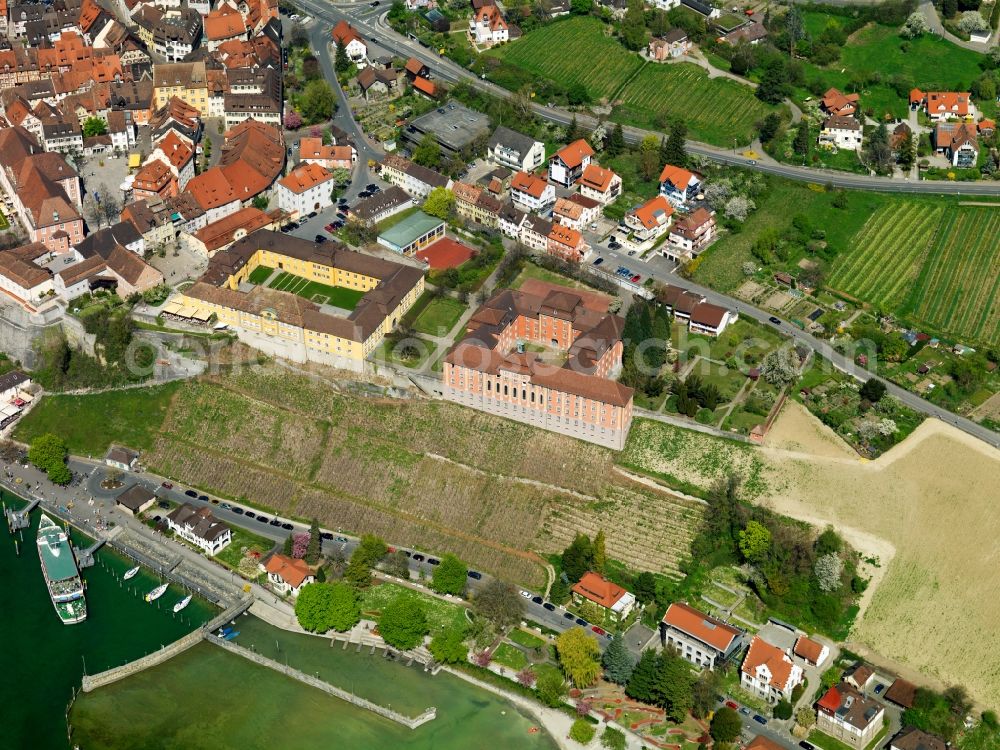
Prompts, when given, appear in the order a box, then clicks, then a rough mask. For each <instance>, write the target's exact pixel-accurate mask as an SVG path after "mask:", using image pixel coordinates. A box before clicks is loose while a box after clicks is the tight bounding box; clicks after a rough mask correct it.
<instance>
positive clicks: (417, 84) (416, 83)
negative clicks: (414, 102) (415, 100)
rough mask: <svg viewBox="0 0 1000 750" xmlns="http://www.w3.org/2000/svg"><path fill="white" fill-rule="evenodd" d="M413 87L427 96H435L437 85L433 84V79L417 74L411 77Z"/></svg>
mask: <svg viewBox="0 0 1000 750" xmlns="http://www.w3.org/2000/svg"><path fill="white" fill-rule="evenodd" d="M413 88H415V89H416V90H417V91H422V92H423V93H425V94H427V96H437V86H435V85H434V82H433V81H428V80H427V79H426V78H424V77H423V76H417V77H416V78H414V79H413Z"/></svg>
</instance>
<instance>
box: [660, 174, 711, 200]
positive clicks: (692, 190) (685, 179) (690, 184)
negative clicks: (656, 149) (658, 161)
mask: <svg viewBox="0 0 1000 750" xmlns="http://www.w3.org/2000/svg"><path fill="white" fill-rule="evenodd" d="M700 191H701V179H699V177H698V176H697V175H696V174H695V173H694V172H691V171H689V170H687V169H684V168H683V167H676V166H674V165H673V164H667V165H665V166H664V167H663V170H662V171H661V172H660V193H661V194H662V195H665V196H666V197H667V200H668V201H670V203H671V204H673V206H674V208H684V206H685V205H687V203H688V201H691V200H694V199H695V197H696V196H697V195H698V193H699V192H700Z"/></svg>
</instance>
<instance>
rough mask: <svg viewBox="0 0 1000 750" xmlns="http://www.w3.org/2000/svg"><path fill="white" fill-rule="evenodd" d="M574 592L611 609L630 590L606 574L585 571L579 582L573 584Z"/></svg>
mask: <svg viewBox="0 0 1000 750" xmlns="http://www.w3.org/2000/svg"><path fill="white" fill-rule="evenodd" d="M573 593H574V594H579V595H580V596H582V597H583V598H585V599H589V600H590V601H592V602H597V603H598V604H600V605H601V606H602V607H607V608H608V609H611V608H612V607H613V606H615V604H616V603H617V602H618V600H619V599H621V598H622V597H623V596H625V594H627V593H628V592H627V591H626V590H625V589H623V588H622V587H621V586H619V585H618V584H617V583H612V582H611V581H609V580H608V579H607V578H605V577H604V576H602V575H598V574H597V573H593V572H590V571H588V572H587V573H584V575H583V578H581V579H580V581H579V583H577V584H576V585H575V586H573Z"/></svg>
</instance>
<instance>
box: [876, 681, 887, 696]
mask: <svg viewBox="0 0 1000 750" xmlns="http://www.w3.org/2000/svg"><path fill="white" fill-rule="evenodd" d="M883 690H885V685H883V684H882V683H879V684H878V685H876V686H875V695H882V691H883Z"/></svg>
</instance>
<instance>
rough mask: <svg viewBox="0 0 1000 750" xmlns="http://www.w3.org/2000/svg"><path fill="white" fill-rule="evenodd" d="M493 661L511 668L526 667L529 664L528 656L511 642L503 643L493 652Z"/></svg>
mask: <svg viewBox="0 0 1000 750" xmlns="http://www.w3.org/2000/svg"><path fill="white" fill-rule="evenodd" d="M493 661H495V662H496V663H497V664H500V665H502V666H504V667H508V668H509V669H524V668H525V667H526V666H528V657H526V656H525V655H524V652H523V651H521V649H519V648H515V647H514V646H511V645H510V644H509V643H501V644H500V645H499V646H497V647H496V650H495V651H494V652H493Z"/></svg>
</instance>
